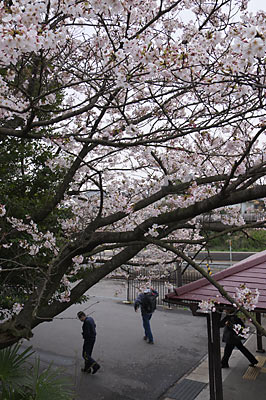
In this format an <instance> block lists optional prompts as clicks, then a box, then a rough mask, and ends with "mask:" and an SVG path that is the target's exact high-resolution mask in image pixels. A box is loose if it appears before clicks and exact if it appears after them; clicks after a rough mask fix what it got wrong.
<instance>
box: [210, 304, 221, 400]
mask: <svg viewBox="0 0 266 400" xmlns="http://www.w3.org/2000/svg"><path fill="white" fill-rule="evenodd" d="M220 319H221V314H220V313H219V314H218V313H217V312H212V313H211V314H207V329H208V359H209V387H210V400H223V383H222V372H221V348H220V326H219V325H220Z"/></svg>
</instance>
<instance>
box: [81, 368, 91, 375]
mask: <svg viewBox="0 0 266 400" xmlns="http://www.w3.org/2000/svg"><path fill="white" fill-rule="evenodd" d="M81 371H82V372H87V374H90V373H91V368H87V369H85V368H81Z"/></svg>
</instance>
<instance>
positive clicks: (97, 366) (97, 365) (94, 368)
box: [92, 364, 101, 375]
mask: <svg viewBox="0 0 266 400" xmlns="http://www.w3.org/2000/svg"><path fill="white" fill-rule="evenodd" d="M100 368H101V366H100V365H99V364H95V365H94V366H93V367H92V375H94V374H96V372H97V371H98V369H100Z"/></svg>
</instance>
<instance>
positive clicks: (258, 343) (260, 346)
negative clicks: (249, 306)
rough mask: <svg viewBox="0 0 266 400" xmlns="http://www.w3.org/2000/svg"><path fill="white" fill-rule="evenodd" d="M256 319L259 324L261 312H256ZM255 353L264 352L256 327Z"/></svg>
mask: <svg viewBox="0 0 266 400" xmlns="http://www.w3.org/2000/svg"><path fill="white" fill-rule="evenodd" d="M256 320H257V322H258V323H259V324H260V325H261V313H259V312H256ZM256 351H257V353H265V350H264V348H263V346H262V336H261V334H260V332H259V331H258V329H257V350H256Z"/></svg>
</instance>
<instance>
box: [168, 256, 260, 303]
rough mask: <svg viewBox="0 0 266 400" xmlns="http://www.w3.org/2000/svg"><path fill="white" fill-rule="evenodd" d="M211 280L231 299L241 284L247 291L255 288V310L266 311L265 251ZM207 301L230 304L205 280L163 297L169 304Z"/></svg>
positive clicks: (215, 275)
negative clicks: (256, 301) (256, 294)
mask: <svg viewBox="0 0 266 400" xmlns="http://www.w3.org/2000/svg"><path fill="white" fill-rule="evenodd" d="M213 278H214V279H215V280H216V281H217V282H218V283H219V284H220V285H222V286H223V287H224V289H225V290H226V291H227V292H228V294H229V295H230V296H232V297H233V296H234V294H235V292H236V288H237V287H239V285H240V284H241V283H245V284H246V286H247V287H248V288H249V289H253V290H254V289H256V288H257V289H258V290H259V293H260V295H259V301H258V303H257V306H256V310H257V311H263V310H264V311H265V310H266V251H262V252H260V253H257V254H254V255H252V256H251V257H248V258H246V259H245V260H243V261H240V262H239V263H237V264H235V265H234V266H232V267H229V268H227V269H225V270H224V271H221V272H218V273H216V274H214V275H213ZM253 290H252V291H253ZM209 299H213V300H215V302H217V303H220V304H225V305H226V304H230V303H229V301H228V300H226V299H225V298H223V297H222V295H221V294H220V293H219V291H218V289H216V287H215V286H213V285H212V284H211V283H209V281H208V280H207V279H206V278H202V279H199V280H197V281H195V282H192V283H188V284H187V285H184V286H182V287H180V288H176V289H174V291H173V292H171V293H168V294H167V295H166V296H165V300H166V301H168V300H169V301H170V302H171V303H174V302H176V303H179V302H180V301H181V300H193V301H202V300H209Z"/></svg>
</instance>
